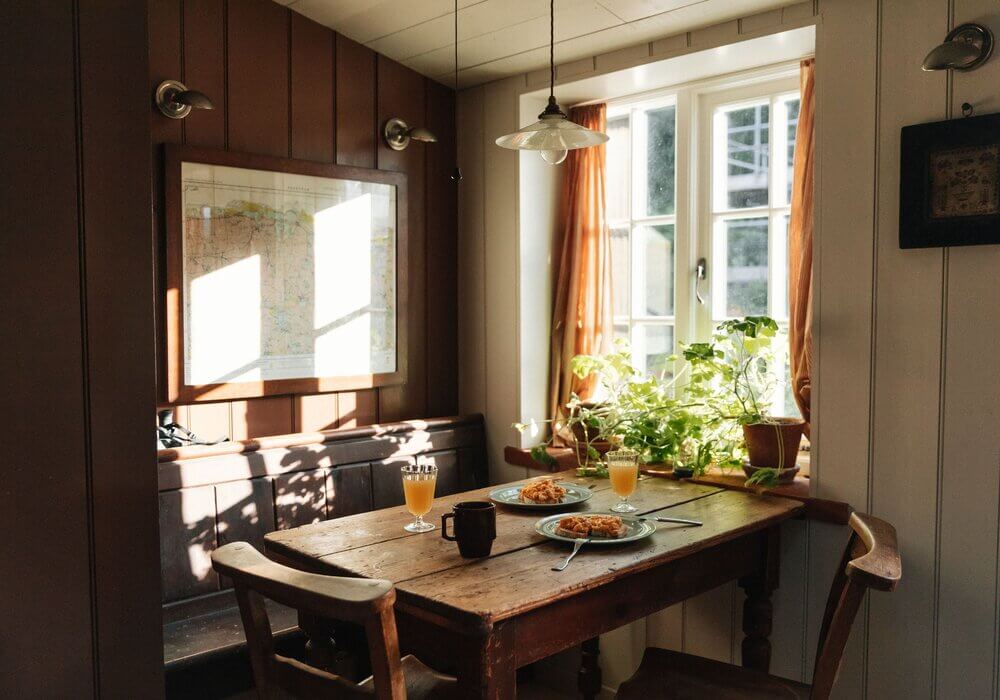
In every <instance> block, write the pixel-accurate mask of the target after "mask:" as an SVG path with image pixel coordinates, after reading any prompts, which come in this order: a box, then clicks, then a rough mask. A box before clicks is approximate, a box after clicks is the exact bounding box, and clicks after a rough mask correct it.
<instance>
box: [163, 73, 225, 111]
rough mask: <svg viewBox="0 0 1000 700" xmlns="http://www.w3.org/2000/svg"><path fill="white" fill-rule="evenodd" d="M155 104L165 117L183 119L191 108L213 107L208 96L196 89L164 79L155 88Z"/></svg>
mask: <svg viewBox="0 0 1000 700" xmlns="http://www.w3.org/2000/svg"><path fill="white" fill-rule="evenodd" d="M154 101H155V102H156V106H157V107H158V108H159V110H160V112H161V113H162V114H163V116H165V117H170V118H171V119H183V118H184V117H186V116H187V115H189V114H190V113H191V110H192V109H215V105H213V104H212V101H211V100H210V99H208V96H207V95H205V93H203V92H198V91H197V90H188V89H187V86H185V85H184V83H181V82H179V81H177V80H164V81H163V82H162V83H160V84H159V86H158V87H157V88H156V96H155V97H154Z"/></svg>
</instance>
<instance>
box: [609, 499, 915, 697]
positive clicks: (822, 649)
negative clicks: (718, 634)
mask: <svg viewBox="0 0 1000 700" xmlns="http://www.w3.org/2000/svg"><path fill="white" fill-rule="evenodd" d="M850 526H851V529H853V530H854V533H853V534H852V535H851V539H850V541H849V542H848V544H847V549H846V550H845V552H844V556H843V558H842V559H841V562H840V566H839V568H838V569H837V571H836V574H835V576H834V579H833V586H832V587H831V589H830V596H829V598H828V599H827V603H826V612H825V613H824V615H823V625H822V627H821V628H820V635H819V649H818V651H817V654H816V665H815V667H814V669H813V682H812V685H811V686H810V685H806V684H804V683H798V682H796V681H790V680H786V679H784V678H778V677H777V676H769V675H767V674H766V673H761V672H759V671H753V670H750V669H746V668H741V667H739V666H733V665H730V664H726V663H722V662H719V661H711V660H709V659H703V658H700V657H697V656H690V655H688V654H682V653H680V652H676V651H667V650H666V649H656V648H652V647H650V648H648V649H646V653H645V654H644V655H643V657H642V663H641V664H640V665H639V669H638V670H637V671H636V672H635V674H634V675H633V676H632V677H631V678H630V679H629V680H627V681H625V682H624V683H622V684H621V686H620V687H619V688H618V694H617V695H616V696H615V697H616V698H618V700H633V699H636V700H646V699H648V698H663V699H664V700H667V699H672V700H688V699H691V700H695V699H698V700H700V699H701V698H713V699H714V700H735V699H736V698H739V699H740V700H758V699H759V700H764V699H765V698H766V699H767V700H773V699H774V698H789V699H797V700H805V699H807V698H808V699H809V700H825V699H826V698H828V697H830V692H831V691H832V690H833V684H834V683H835V682H836V680H837V672H838V671H839V670H840V660H841V656H842V655H843V653H844V646H845V645H846V644H847V638H848V636H849V635H850V632H851V623H853V622H854V617H855V615H857V612H858V608H859V607H860V606H861V601H862V599H863V598H864V595H865V592H866V591H867V590H868V589H869V588H874V589H876V590H879V591H892V590H893V589H894V588H896V584H897V583H898V582H899V577H900V573H901V568H900V560H899V550H898V549H897V548H896V530H895V529H894V528H893V527H892V525H890V524H889V523H887V522H885V521H884V520H879V519H878V518H874V517H872V516H870V515H863V514H860V513H854V514H852V515H851V518H850Z"/></svg>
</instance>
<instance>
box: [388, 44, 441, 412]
mask: <svg viewBox="0 0 1000 700" xmlns="http://www.w3.org/2000/svg"><path fill="white" fill-rule="evenodd" d="M425 82H426V80H425V78H424V77H423V76H422V75H420V74H418V73H416V72H414V71H412V70H410V69H409V68H406V67H405V66H403V65H400V64H399V63H396V62H395V61H390V60H388V59H386V58H384V57H382V56H379V57H378V124H379V128H380V129H381V125H382V124H384V123H385V122H386V121H388V120H389V119H390V118H392V117H399V118H401V119H403V121H405V122H406V123H407V124H409V125H410V126H426V118H427V117H426V110H425V98H426V94H425V87H424V84H425ZM378 143H379V146H378V167H379V169H382V170H395V171H398V172H403V173H406V176H407V184H408V187H407V192H408V201H407V233H408V236H409V251H408V258H407V264H408V266H409V270H410V272H411V274H410V275H409V279H408V282H407V287H406V288H405V289H400V290H398V294H400V295H402V294H405V295H406V298H407V300H408V303H409V314H408V321H407V324H406V325H407V327H406V329H405V332H406V336H407V340H406V342H407V347H408V352H407V355H408V357H407V377H408V381H407V382H406V384H403V385H401V386H393V387H382V388H381V389H380V390H379V419H380V420H384V421H385V420H401V419H406V418H420V417H424V416H426V414H427V383H426V382H427V380H426V372H427V352H426V350H427V348H426V345H425V343H426V341H427V325H426V313H427V299H426V296H425V295H426V293H427V284H426V281H427V278H426V269H425V268H426V264H427V249H426V245H427V239H426V228H425V225H426V217H425V215H424V214H425V207H424V196H425V186H424V185H425V173H424V168H425V150H426V149H427V148H428V147H431V148H433V147H434V146H435V145H436V144H424V143H420V142H416V141H414V142H412V143H411V144H410V145H409V147H408V148H406V149H405V150H402V151H394V150H392V149H391V148H389V147H388V146H387V145H385V142H384V141H383V140H382V139H379V142H378ZM403 332H404V330H403V329H402V328H400V329H399V333H400V334H402V333H403Z"/></svg>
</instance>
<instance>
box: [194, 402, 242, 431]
mask: <svg viewBox="0 0 1000 700" xmlns="http://www.w3.org/2000/svg"><path fill="white" fill-rule="evenodd" d="M188 420H189V421H190V423H188V425H187V426H185V427H187V428H189V429H190V430H191V431H192V432H194V433H195V434H196V435H197V436H198V437H200V438H201V439H202V440H218V439H219V438H220V437H228V438H231V437H232V434H233V425H232V417H231V414H230V405H229V403H196V404H192V405H190V406H189V407H188Z"/></svg>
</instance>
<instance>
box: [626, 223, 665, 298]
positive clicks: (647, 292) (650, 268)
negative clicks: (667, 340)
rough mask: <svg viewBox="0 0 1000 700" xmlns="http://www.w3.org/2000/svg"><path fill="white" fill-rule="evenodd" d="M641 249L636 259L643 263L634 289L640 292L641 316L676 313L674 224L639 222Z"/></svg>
mask: <svg viewBox="0 0 1000 700" xmlns="http://www.w3.org/2000/svg"><path fill="white" fill-rule="evenodd" d="M635 235H636V236H637V238H638V246H639V249H638V250H637V251H636V253H637V257H636V263H637V264H638V265H640V266H641V269H640V270H639V271H638V274H642V279H641V280H638V282H637V286H638V285H641V289H637V290H635V293H636V294H637V295H639V299H637V302H638V303H637V306H638V307H639V308H636V310H635V313H636V315H638V316H673V315H674V225H673V224H661V225H659V226H640V227H638V228H637V229H636V231H635Z"/></svg>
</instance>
